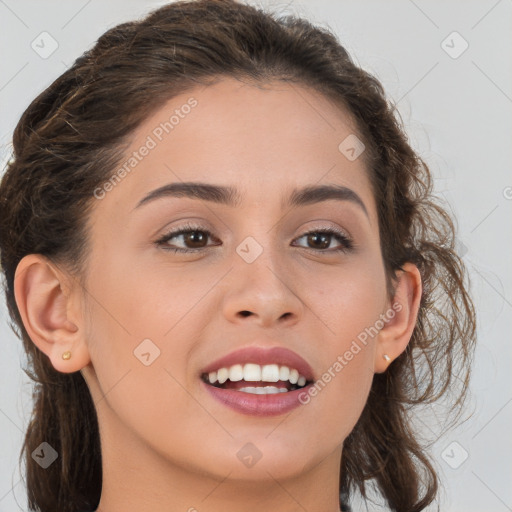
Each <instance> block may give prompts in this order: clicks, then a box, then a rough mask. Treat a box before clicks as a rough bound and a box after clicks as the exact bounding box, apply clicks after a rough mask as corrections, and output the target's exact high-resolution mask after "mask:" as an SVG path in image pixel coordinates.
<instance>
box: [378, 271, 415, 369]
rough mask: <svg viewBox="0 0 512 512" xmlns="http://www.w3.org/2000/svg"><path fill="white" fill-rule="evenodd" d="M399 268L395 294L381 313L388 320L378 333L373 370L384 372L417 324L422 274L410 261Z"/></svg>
mask: <svg viewBox="0 0 512 512" xmlns="http://www.w3.org/2000/svg"><path fill="white" fill-rule="evenodd" d="M402 269H403V270H400V271H398V272H397V281H398V282H397V285H396V288H395V294H394V297H393V299H392V300H391V304H389V305H388V310H387V311H386V313H385V314H384V316H385V317H386V319H387V321H386V322H385V325H384V327H383V328H382V329H381V330H380V332H379V334H378V337H377V343H376V346H375V368H374V371H375V373H382V372H385V371H386V370H387V368H388V366H389V365H390V364H392V362H393V361H394V360H395V359H396V358H397V357H398V356H399V355H400V354H401V353H402V352H403V351H404V350H405V349H406V347H407V345H408V344H409V341H410V339H411V336H412V333H413V331H414V327H415V326H416V320H417V318H418V311H419V307H420V302H421V295H422V283H421V274H420V271H419V269H418V267H417V266H416V265H414V264H412V263H405V264H404V265H402Z"/></svg>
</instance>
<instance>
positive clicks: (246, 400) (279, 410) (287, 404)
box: [201, 381, 311, 416]
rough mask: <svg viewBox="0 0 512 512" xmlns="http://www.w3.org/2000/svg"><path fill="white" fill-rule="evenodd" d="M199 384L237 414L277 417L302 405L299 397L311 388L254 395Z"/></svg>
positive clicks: (204, 383) (308, 386)
mask: <svg viewBox="0 0 512 512" xmlns="http://www.w3.org/2000/svg"><path fill="white" fill-rule="evenodd" d="M201 382H202V383H203V385H204V386H205V387H206V389H207V390H208V392H209V393H211V394H212V396H213V397H214V398H216V399H217V400H218V401H219V402H222V403H223V404H224V405H227V406H228V407H230V408H231V409H233V410H235V411H237V412H240V413H242V414H249V415H251V416H278V415H279V414H285V413H287V412H290V411H292V410H293V409H295V408H296V407H298V406H299V405H303V404H302V403H301V402H300V400H299V397H300V396H303V394H307V393H308V390H309V388H310V387H311V384H308V385H307V386H305V387H303V388H300V389H295V390H294V391H287V392H286V393H272V394H268V395H255V394H253V393H244V392H243V391H236V390H234V389H223V388H216V387H215V386H210V385H209V384H206V382H204V381H201Z"/></svg>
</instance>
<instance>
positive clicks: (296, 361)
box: [201, 346, 315, 396]
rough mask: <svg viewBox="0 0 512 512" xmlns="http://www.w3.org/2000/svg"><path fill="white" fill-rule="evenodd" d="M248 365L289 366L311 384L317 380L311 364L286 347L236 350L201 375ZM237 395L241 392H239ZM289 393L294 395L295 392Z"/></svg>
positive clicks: (204, 370)
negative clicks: (238, 365)
mask: <svg viewBox="0 0 512 512" xmlns="http://www.w3.org/2000/svg"><path fill="white" fill-rule="evenodd" d="M246 363H254V364H259V365H266V364H277V365H283V366H288V367H289V368H295V369H296V370H297V371H298V372H299V374H300V375H303V376H304V377H305V378H306V381H308V382H309V381H312V380H315V378H314V374H313V369H312V368H311V366H310V365H309V363H308V362H307V361H306V360H305V359H304V358H302V357H301V356H299V354H297V353H296V352H293V351H292V350H289V349H287V348H284V347H271V348H263V347H256V346H252V347H244V348H241V349H238V350H235V351H233V352H230V353H229V354H228V355H226V356H224V357H221V358H219V359H216V360H215V361H213V362H212V363H210V364H209V365H208V366H206V367H205V368H203V369H202V370H201V375H202V374H204V373H210V372H214V371H216V370H218V369H219V368H229V367H230V366H233V365H235V364H242V365H243V364H246ZM237 393H240V392H238V391H237ZM289 393H293V391H292V392H289ZM285 394H288V393H283V395H285ZM258 396H262V395H258Z"/></svg>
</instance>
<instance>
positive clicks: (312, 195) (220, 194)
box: [134, 182, 369, 217]
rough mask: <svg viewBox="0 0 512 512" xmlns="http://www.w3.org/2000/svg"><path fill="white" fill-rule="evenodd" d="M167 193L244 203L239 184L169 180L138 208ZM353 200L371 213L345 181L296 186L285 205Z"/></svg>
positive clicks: (218, 202)
mask: <svg viewBox="0 0 512 512" xmlns="http://www.w3.org/2000/svg"><path fill="white" fill-rule="evenodd" d="M164 197H165V198H166V197H186V198H190V199H201V200H203V201H210V202H213V203H217V204H223V205H227V206H231V207H236V206H239V205H240V204H241V196H240V193H239V192H238V190H237V189H236V188H233V187H230V186H223V185H211V184H209V183H198V182H181V183H169V184H168V185H164V186H163V187H160V188H157V189H155V190H153V191H152V192H150V193H149V194H148V195H146V196H145V197H144V198H142V199H141V200H140V201H139V202H138V203H137V206H135V208H134V210H135V209H137V208H139V207H140V206H142V205H143V204H147V203H149V202H151V201H154V200H156V199H161V198H164ZM330 200H336V201H350V202H352V203H354V204H356V205H358V206H359V207H360V208H361V209H362V210H363V211H364V213H365V214H366V216H367V217H369V216H368V211H367V209H366V206H365V204H364V203H363V200H362V199H361V198H360V197H359V196H358V195H357V194H356V193H355V192H354V191H353V190H352V189H350V188H347V187H344V186H342V185H317V186H306V187H304V188H301V189H294V190H293V191H292V193H291V195H290V196H289V198H288V201H287V202H283V204H282V207H283V208H286V207H288V206H290V207H298V206H307V205H310V204H315V203H319V202H322V201H330Z"/></svg>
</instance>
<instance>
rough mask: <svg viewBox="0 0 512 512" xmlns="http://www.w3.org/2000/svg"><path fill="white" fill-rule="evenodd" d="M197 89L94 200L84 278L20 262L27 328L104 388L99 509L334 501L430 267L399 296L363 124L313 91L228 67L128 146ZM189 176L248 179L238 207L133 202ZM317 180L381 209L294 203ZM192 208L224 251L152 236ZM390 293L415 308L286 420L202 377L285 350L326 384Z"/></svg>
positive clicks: (407, 278) (401, 285) (254, 507)
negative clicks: (390, 275)
mask: <svg viewBox="0 0 512 512" xmlns="http://www.w3.org/2000/svg"><path fill="white" fill-rule="evenodd" d="M191 97H193V98H195V99H196V100H197V101H198V104H197V106H196V107H194V108H193V109H192V110H191V112H190V114H188V115H187V116H184V118H183V119H180V122H179V124H178V125H177V126H176V127H175V128H174V129H173V131H172V132H171V133H170V134H168V135H166V136H165V137H164V138H163V140H162V141H161V142H160V143H159V144H158V145H157V147H156V148H154V149H152V150H151V151H150V153H149V154H148V155H147V156H146V157H145V158H144V159H143V160H142V161H141V162H140V163H139V164H138V165H137V167H136V169H134V170H133V171H132V172H131V173H130V174H129V175H127V176H126V177H125V178H124V180H123V181H122V182H121V183H119V184H118V185H116V186H115V187H114V188H113V189H112V190H111V191H109V192H108V193H107V194H105V197H104V198H103V199H101V200H95V201H96V204H95V206H94V210H93V212H92V215H91V218H90V225H91V240H90V241H91V255H90V258H89V260H88V262H87V273H86V275H85V276H84V278H85V289H84V287H82V286H80V284H79V283H78V281H77V280H76V279H73V278H72V277H71V276H70V275H69V274H68V273H67V272H66V271H65V270H64V269H62V268H60V267H58V266H56V265H55V264H54V263H51V262H50V261H48V260H47V259H46V258H44V257H42V256H41V255H34V254H32V255H29V256H26V257H25V258H23V260H22V261H21V262H20V264H19V266H18V269H17V273H16V287H15V293H16V300H17V303H18V307H19V309H20V312H21V315H22V318H23V322H24V324H25V326H26V328H27V331H28V333H29V335H30V336H31V339H32V340H33V341H34V343H35V344H36V345H37V346H38V347H39V348H40V349H41V350H42V351H43V352H44V353H45V354H47V356H48V357H49V358H50V360H51V362H52V364H53V366H54V367H55V368H56V369H57V370H58V371H61V372H75V371H81V372H82V375H83V376H84V378H85V379H86V381H87V384H88V386H89V388H90V390H91V393H92V396H93V399H94V401H95V404H96V408H97V412H98V419H99V424H100V432H101V437H102V454H103V478H104V481H103V491H102V496H101V501H100V506H99V509H98V510H101V511H104V512H121V511H122V512H135V511H137V512H149V511H151V512H164V511H165V512H169V511H187V510H189V511H191V510H194V509H195V510H197V511H200V512H201V511H208V512H221V511H222V512H226V511H228V512H229V511H240V510H244V511H248V512H251V511H254V512H256V511H258V512H260V511H261V510H276V511H282V512H288V511H296V510H299V509H302V508H301V507H303V509H306V510H308V511H309V512H316V511H318V512H320V511H322V512H325V511H328V512H337V511H338V510H339V505H338V485H339V484H338V482H339V470H340V459H341V457H342V443H343V440H344V439H345V438H346V436H347V435H348V434H349V433H350V432H351V430H352V429H353V427H354V425H355V423H356V422H357V420H358V418H359V416H360V414H361V411H362V409H363V407H364V405H365V402H366V400H367V397H368V392H369V390H370V386H371V383H372V378H373V374H374V373H375V372H383V371H386V368H387V366H388V364H389V363H388V362H386V360H385V359H384V358H383V354H388V355H389V357H390V358H391V360H393V359H395V358H396V357H398V355H399V354H400V353H401V352H402V351H403V350H405V348H406V346H407V343H408V342H409V340H410V337H411V334H412V330H413V328H414V325H415V321H416V316H417V312H418V307H419V299H420V296H421V279H420V275H419V272H418V270H417V268H416V267H415V266H414V265H412V264H406V265H405V266H404V272H399V273H398V274H397V278H398V284H397V286H396V291H395V295H394V297H388V296H387V294H386V286H385V273H384V265H383V261H382V255H381V252H380V241H379V231H378V218H377V212H376V206H375V201H374V198H373V196H372V192H371V188H370V182H369V179H368V174H367V171H366V169H365V165H364V162H363V158H362V157H359V158H357V159H356V160H354V161H350V160H348V159H347V158H346V157H345V156H344V155H343V154H342V153H341V152H340V151H339V149H338V146H339V144H340V142H341V141H343V140H344V139H345V138H346V137H347V136H348V135H350V134H354V133H357V132H356V130H355V128H354V124H353V123H352V120H351V119H350V116H349V115H348V114H347V113H346V112H344V111H342V110H340V109H339V108H336V107H334V106H333V104H332V103H330V102H329V101H328V100H327V99H325V98H324V97H323V96H322V95H320V94H319V93H317V92H315V91H313V90H311V89H309V88H307V87H299V86H297V85H288V84H285V83H283V82H274V83H271V84H266V85H265V86H262V85H261V84H260V85H259V86H254V85H252V84H249V83H243V82H240V81H237V80H234V79H222V80H221V81H219V82H218V83H216V84H214V85H210V86H208V87H204V88H196V89H192V90H191V91H189V92H187V93H184V94H182V95H180V96H177V97H175V98H173V99H172V100H171V101H170V102H168V103H167V104H165V105H163V106H162V107H161V108H160V109H159V110H158V111H157V112H155V113H153V114H152V115H151V116H150V117H149V118H148V119H147V120H146V121H145V122H144V123H143V124H142V125H141V126H140V127H139V129H138V130H137V131H136V132H135V133H134V138H133V140H132V143H131V146H130V148H129V149H128V150H127V154H131V152H132V151H134V150H137V149H138V148H140V146H141V145H142V144H144V141H145V140H146V138H147V136H148V135H150V134H151V133H152V130H154V128H155V127H156V126H158V125H159V123H160V122H162V121H164V120H166V119H168V118H169V116H170V115H171V114H172V113H173V111H174V110H175V109H176V108H179V107H180V106H181V105H183V104H184V103H186V102H187V100H188V99H189V98H191ZM180 181H187V182H189V181H201V182H207V183H211V184H216V185H236V187H237V188H238V189H239V192H240V194H241V196H242V202H241V204H240V205H238V206H236V207H230V206H226V205H219V204H214V203H209V202H207V201H203V200H197V199H190V198H171V197H167V198H161V199H158V200H155V201H153V202H149V203H147V204H145V205H143V206H141V207H139V208H136V209H134V208H135V206H136V204H137V203H138V201H140V200H141V199H142V198H143V197H144V196H146V194H148V193H149V192H150V191H152V190H154V189H156V188H158V187H160V186H162V185H166V184H168V183H173V182H180ZM320 184H337V185H343V186H346V187H348V188H350V189H352V190H353V191H354V192H356V193H357V195H358V196H359V197H360V198H361V200H362V201H363V203H364V205H365V207H366V209H367V211H368V216H367V215H366V214H365V213H364V211H363V209H362V208H361V207H360V206H358V205H357V204H355V203H354V202H351V201H342V202H341V201H333V200H330V201H324V202H320V203H317V204H313V205H308V206H301V207H298V208H295V209H290V208H287V209H283V208H282V207H281V201H282V198H283V197H287V196H288V195H289V193H290V191H291V190H292V189H293V188H295V187H302V186H306V185H320ZM186 221H192V222H194V223H198V224H199V225H201V226H204V227H205V228H207V229H209V230H210V231H212V233H213V237H212V238H208V239H207V241H206V242H204V245H206V246H210V248H209V249H202V252H198V253H195V254H179V253H173V252H168V251H165V250H164V248H163V247H162V246H157V245H156V244H155V241H156V240H157V239H159V238H160V237H162V236H163V235H164V234H165V233H166V232H168V231H170V230H171V229H175V228H179V227H182V226H183V225H184V224H186ZM333 226H334V227H338V228H341V229H342V230H343V231H344V232H345V233H347V234H349V235H350V237H351V238H352V240H353V243H354V249H353V250H352V251H347V252H336V251H334V250H333V249H334V248H337V247H340V245H342V244H341V243H340V242H339V241H337V240H336V239H335V238H334V237H331V238H330V239H329V238H328V239H327V240H328V241H327V243H329V240H330V243H329V246H328V249H319V248H318V247H319V245H315V244H314V242H313V243H311V242H309V243H308V237H307V236H304V234H305V233H307V232H308V231H310V230H313V229H321V228H330V227H333ZM248 236H251V237H253V238H254V239H255V240H256V241H257V242H258V243H259V244H260V246H261V247H262V248H263V252H262V254H261V255H260V256H259V257H257V258H256V260H255V261H253V262H252V263H247V262H246V261H245V260H244V259H242V258H241V257H240V256H239V254H238V253H237V252H236V248H237V246H239V244H240V243H241V242H242V241H243V240H244V239H245V238H246V237H248ZM219 243H220V245H218V244H219ZM186 244H187V241H186V240H184V238H183V236H179V237H177V238H174V239H172V240H170V241H169V242H168V245H173V246H174V247H180V248H184V247H194V245H193V244H190V242H189V243H188V246H187V245H186ZM199 246H200V244H199ZM195 247H198V245H197V244H196V245H195ZM322 250H323V252H322ZM326 251H329V253H327V252H326ZM393 303H395V304H396V303H399V304H400V305H401V310H400V311H399V312H396V314H395V316H394V317H393V319H392V320H390V321H388V322H386V323H385V325H384V327H383V328H382V329H381V330H380V331H379V333H378V335H377V336H375V337H373V338H372V337H370V338H369V339H368V342H367V344H366V345H362V344H360V345H361V347H362V348H361V350H360V351H359V352H358V353H357V355H355V356H354V357H353V359H352V360H350V361H349V362H347V364H346V365H345V366H344V367H343V369H342V370H341V371H338V372H336V373H335V375H336V376H335V377H334V378H332V379H331V380H330V382H329V383H328V384H327V385H326V386H325V387H324V388H323V389H322V390H321V391H320V392H319V393H318V394H317V396H315V397H312V398H311V400H310V402H309V403H308V404H307V405H304V406H301V407H299V408H297V409H295V410H293V411H292V412H291V413H288V414H284V415H280V416H273V417H266V418H265V417H258V418H257V417H253V416H247V415H243V414H240V413H238V412H236V411H233V410H231V409H229V408H227V407H226V406H224V405H223V404H221V403H219V402H217V401H216V400H214V399H213V398H212V397H210V395H209V393H207V392H206V390H205V389H203V385H202V382H201V381H200V380H199V377H198V376H199V374H200V371H201V369H202V368H204V367H205V366H206V365H207V364H208V363H209V362H211V361H212V360H214V359H217V358H218V357H220V356H222V355H226V354H228V353H230V352H231V351H233V350H235V349H238V348H240V347H244V346H249V345H256V346H263V347H270V346H276V345H279V346H285V347H287V348H289V349H291V350H293V351H295V352H297V353H298V354H300V355H301V356H302V357H303V358H304V359H306V360H307V361H308V362H309V363H310V365H311V366H312V368H313V370H314V372H315V377H316V378H320V377H321V375H322V373H323V372H325V371H326V370H327V369H328V368H329V367H332V366H333V364H334V363H335V361H336V360H337V358H338V356H340V355H343V354H344V353H345V352H346V351H347V350H348V349H349V348H350V346H351V343H352V342H353V340H355V339H356V338H357V336H358V334H360V333H361V332H362V331H364V329H365V328H367V327H370V326H373V325H375V323H376V320H378V319H379V315H381V314H385V313H386V311H389V310H390V309H391V308H392V304H393ZM241 311H250V312H251V313H252V314H250V315H247V316H243V315H240V314H239V312H241ZM286 313H288V314H287V315H285V314H286ZM146 338H149V339H151V340H152V342H153V343H154V344H155V345H156V346H158V348H159V350H160V356H159V357H158V358H156V359H155V360H154V362H153V363H152V364H150V365H149V366H145V365H143V364H142V363H141V362H140V360H139V359H138V358H137V357H134V354H133V351H134V350H135V349H136V347H137V346H138V345H139V344H140V343H141V342H142V340H144V339H146ZM66 350H69V351H71V352H72V357H71V359H69V360H63V359H62V357H61V355H62V353H63V352H65V351H66ZM246 443H252V444H253V445H255V446H256V447H257V449H258V450H259V452H261V459H260V460H259V461H258V462H257V463H256V464H255V465H254V466H252V467H246V466H245V465H244V464H243V463H242V462H241V461H240V459H239V458H238V457H237V453H238V452H239V450H240V449H241V448H242V447H243V446H244V445H246ZM297 447H300V449H297Z"/></svg>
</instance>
